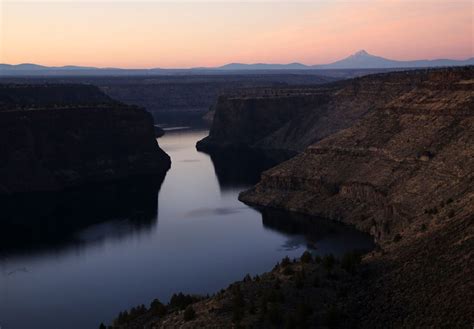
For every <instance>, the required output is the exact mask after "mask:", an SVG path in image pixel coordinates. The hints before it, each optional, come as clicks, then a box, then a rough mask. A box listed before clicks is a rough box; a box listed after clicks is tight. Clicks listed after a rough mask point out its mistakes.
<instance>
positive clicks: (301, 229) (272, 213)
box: [257, 208, 374, 255]
mask: <svg viewBox="0 0 474 329" xmlns="http://www.w3.org/2000/svg"><path fill="white" fill-rule="evenodd" d="M257 210H258V211H260V213H261V214H262V223H263V226H264V227H265V228H268V229H271V230H274V231H277V232H280V233H283V234H285V235H287V236H288V240H287V242H286V243H285V245H283V246H282V247H283V248H285V249H294V248H298V247H300V246H306V247H307V248H308V249H311V250H314V251H315V252H316V253H318V254H321V255H324V254H326V253H328V251H329V250H330V251H331V253H333V254H336V255H342V254H344V253H346V252H348V251H353V250H360V251H369V250H371V249H372V248H373V247H374V244H373V239H372V237H371V236H370V235H368V234H365V233H362V232H360V231H357V230H356V229H354V228H352V227H350V226H347V225H344V224H342V223H338V222H335V221H331V220H326V219H321V218H315V217H312V216H307V215H303V214H298V213H291V212H288V211H283V210H278V209H270V208H258V209H257Z"/></svg>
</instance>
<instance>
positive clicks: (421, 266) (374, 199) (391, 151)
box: [240, 67, 474, 328]
mask: <svg viewBox="0 0 474 329" xmlns="http://www.w3.org/2000/svg"><path fill="white" fill-rule="evenodd" d="M415 74H418V75H420V74H422V76H423V79H421V80H419V81H417V82H416V83H414V84H413V85H412V88H411V91H409V92H407V93H404V94H401V95H400V96H398V97H395V98H392V99H390V100H388V101H387V102H386V104H385V105H383V106H378V107H376V108H373V109H371V110H370V111H369V112H368V113H367V114H366V115H365V116H364V117H363V118H362V119H361V120H360V121H359V122H358V123H357V124H355V125H353V126H352V127H350V128H347V129H344V130H341V131H339V132H338V133H335V134H333V135H331V136H329V137H327V138H325V139H323V140H321V141H320V142H318V143H316V144H314V145H311V146H310V147H308V148H307V149H306V150H305V151H304V152H303V153H302V154H300V155H298V156H296V157H294V158H292V159H291V160H289V161H287V162H284V163H282V164H280V165H278V166H277V167H275V168H272V169H270V170H268V171H267V172H265V173H264V174H263V175H262V179H261V182H260V183H258V184H257V185H256V186H255V187H254V188H253V189H251V190H249V191H246V192H243V193H242V194H241V195H240V199H241V200H242V201H244V202H247V203H250V204H254V205H259V206H267V207H275V208H281V209H287V210H291V211H297V212H302V213H306V214H311V215H319V216H324V217H327V218H331V219H334V220H339V221H343V222H345V223H350V224H353V225H355V226H356V227H358V228H359V229H361V230H363V231H366V232H370V233H371V234H372V235H374V237H375V238H376V240H377V242H378V243H379V245H380V247H381V248H382V249H383V251H382V252H380V253H378V254H375V255H373V256H370V257H368V258H367V259H366V261H367V263H368V264H369V265H370V267H371V271H372V273H373V276H372V277H371V280H370V284H369V285H368V286H364V287H363V288H361V287H359V288H358V289H355V290H354V292H353V293H351V296H350V299H349V301H348V302H347V303H346V304H347V305H349V306H348V307H349V308H351V309H352V310H353V311H352V312H351V313H352V314H354V316H355V317H358V322H359V323H360V326H361V327H374V328H386V327H391V328H401V327H403V328H405V327H407V328H415V327H450V328H463V327H465V326H468V325H469V323H472V321H473V320H474V314H473V309H472V302H467V301H472V300H473V297H474V296H473V292H472V286H471V285H470V283H469V279H468V278H471V277H472V276H473V275H474V273H473V271H472V269H473V268H474V261H473V259H474V258H473V255H474V248H473V246H474V225H473V221H474V188H473V186H474V184H473V183H474V182H473V177H474V176H473V174H474V92H473V90H474V88H473V87H474V69H473V68H472V67H471V68H464V69H456V70H454V69H449V70H433V71H427V72H425V73H422V72H418V73H415ZM377 97H380V98H384V97H385V95H384V94H378V95H377Z"/></svg>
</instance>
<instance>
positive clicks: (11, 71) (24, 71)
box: [0, 50, 474, 76]
mask: <svg viewBox="0 0 474 329" xmlns="http://www.w3.org/2000/svg"><path fill="white" fill-rule="evenodd" d="M464 65H474V57H472V58H469V59H466V60H454V59H435V60H415V61H398V60H392V59H387V58H383V57H380V56H375V55H371V54H369V53H368V52H366V51H365V50H360V51H358V52H356V53H354V54H353V55H350V56H349V57H346V58H344V59H341V60H339V61H336V62H334V63H329V64H321V65H305V64H301V63H289V64H268V63H255V64H243V63H230V64H226V65H223V66H219V67H208V68H206V67H197V68H189V69H162V68H151V69H121V68H97V67H85V66H73V65H68V66H59V67H55V66H51V67H49V66H42V65H37V64H29V63H25V64H18V65H10V64H0V76H40V75H41V76H63V75H80V76H129V75H135V76H146V75H174V74H222V73H228V72H234V73H239V72H240V73H250V72H256V71H266V72H268V71H288V70H291V71H302V70H305V71H309V70H311V71H313V70H332V69H351V70H353V69H356V70H357V69H400V68H423V67H443V66H464Z"/></svg>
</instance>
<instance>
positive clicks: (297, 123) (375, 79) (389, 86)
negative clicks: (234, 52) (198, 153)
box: [197, 69, 470, 152]
mask: <svg viewBox="0 0 474 329" xmlns="http://www.w3.org/2000/svg"><path fill="white" fill-rule="evenodd" d="M464 71H466V69H458V70H457V71H456V70H452V69H451V70H450V69H448V71H447V72H464ZM428 72H431V73H428ZM436 72H438V73H436ZM440 72H444V71H443V70H442V69H439V70H434V71H424V70H422V71H411V72H393V73H387V74H377V75H370V76H365V77H361V78H356V79H351V80H347V81H340V82H336V83H332V84H327V85H322V86H306V87H288V88H271V89H269V88H261V89H252V90H242V91H240V92H239V93H234V94H229V95H225V96H222V97H220V98H219V99H218V101H217V104H216V106H215V111H216V113H215V116H214V123H213V125H212V127H211V129H210V132H209V136H208V137H206V138H205V139H203V140H202V141H200V142H199V143H198V145H197V146H198V148H199V149H201V150H210V149H215V148H220V147H229V146H233V147H249V148H257V149H265V150H269V149H280V150H281V149H283V150H290V151H293V152H301V151H303V150H304V149H305V148H306V147H308V146H310V145H311V144H313V143H315V142H317V141H319V140H321V139H323V138H325V137H327V136H329V135H331V134H333V133H335V132H337V131H339V130H341V129H345V128H349V127H350V126H352V125H353V124H354V123H356V122H357V121H358V120H359V119H360V118H361V117H362V116H364V115H365V114H366V113H368V112H370V111H372V110H373V109H376V108H379V107H382V106H385V105H386V104H387V103H389V102H392V101H394V100H396V99H398V98H400V97H410V93H412V92H413V91H414V90H415V89H416V88H417V86H418V85H419V84H420V83H423V82H424V81H425V80H426V79H428V78H431V76H430V74H431V75H432V76H433V78H435V75H436V74H438V75H439V74H441V75H442V74H443V73H440ZM466 72H467V73H465V74H469V72H470V71H469V70H468V71H466ZM457 74H460V73H457ZM466 87H467V88H469V85H467V86H466ZM413 96H416V95H413Z"/></svg>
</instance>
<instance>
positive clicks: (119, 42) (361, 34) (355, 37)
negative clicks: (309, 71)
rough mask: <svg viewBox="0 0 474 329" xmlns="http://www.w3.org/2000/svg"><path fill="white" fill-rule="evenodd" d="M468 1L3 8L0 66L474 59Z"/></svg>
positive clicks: (61, 0) (67, 3)
mask: <svg viewBox="0 0 474 329" xmlns="http://www.w3.org/2000/svg"><path fill="white" fill-rule="evenodd" d="M473 6H474V5H473V2H472V1H470V0H469V1H448V0H446V1H441V0H431V1H426V0H419V1H407V0H365V1H358V0H352V1H350V0H347V1H344V2H341V1H317V0H315V1H312V2H311V3H309V2H298V3H295V2H281V1H279V2H273V1H267V2H252V1H247V2H240V3H239V2H223V1H215V2H202V1H196V0H195V1H193V2H189V3H184V2H180V1H178V2H175V3H171V2H160V1H148V2H132V1H129V2H111V1H110V0H109V1H108V2H91V1H72V0H56V1H55V2H41V1H29V2H24V1H21V0H9V1H6V2H5V1H3V2H2V4H0V15H1V16H0V19H1V22H0V29H1V30H0V33H1V34H0V62H2V63H12V64H18V63H24V62H30V63H38V64H43V65H68V64H74V65H90V66H100V67H106V66H109V67H110V66H114V67H130V68H131V67H134V68H144V67H194V66H217V65H222V64H226V63H229V62H243V63H255V62H267V63H288V62H302V63H305V64H322V63H328V62H332V61H335V60H338V59H340V58H343V57H346V56H348V55H350V54H351V53H353V52H355V51H357V50H359V49H365V50H367V51H368V52H369V53H372V54H376V55H379V56H383V57H387V58H391V59H398V60H411V59H434V58H455V59H465V58H468V57H473V56H474V52H473V48H474V41H473V40H474V39H473V35H474V22H473V16H474V7H473Z"/></svg>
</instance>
